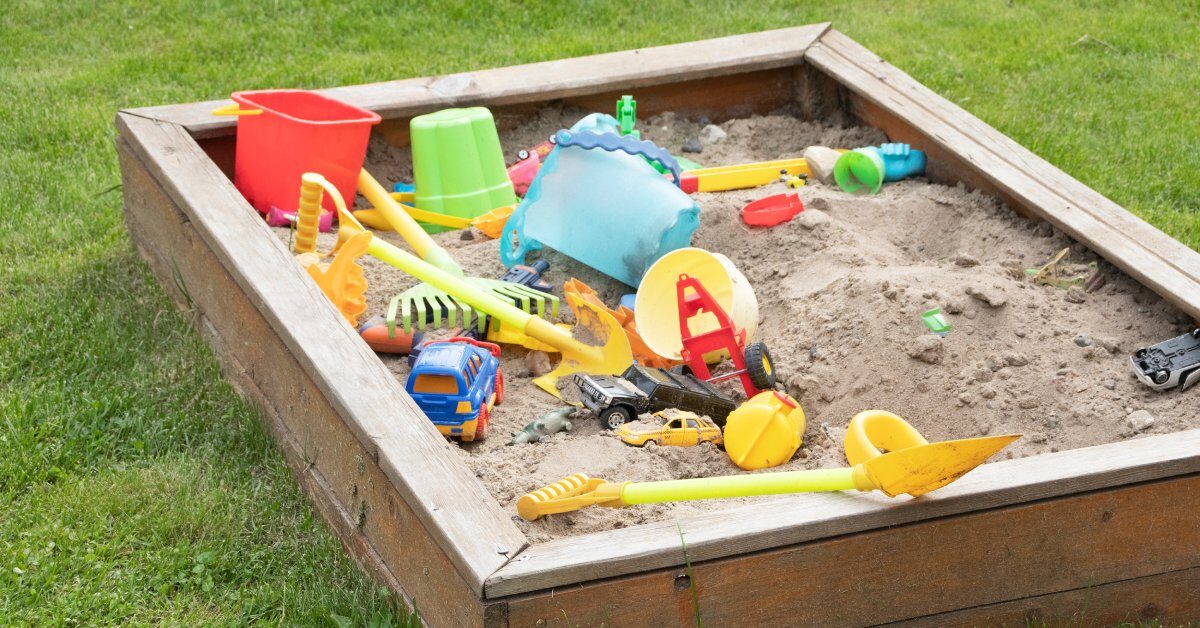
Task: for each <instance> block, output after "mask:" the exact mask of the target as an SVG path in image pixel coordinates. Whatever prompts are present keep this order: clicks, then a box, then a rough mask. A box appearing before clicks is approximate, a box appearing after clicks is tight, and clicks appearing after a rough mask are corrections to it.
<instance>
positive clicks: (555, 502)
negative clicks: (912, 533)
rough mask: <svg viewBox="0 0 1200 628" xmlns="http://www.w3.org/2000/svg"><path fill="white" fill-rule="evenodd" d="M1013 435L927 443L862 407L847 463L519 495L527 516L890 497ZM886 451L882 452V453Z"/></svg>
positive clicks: (945, 479)
mask: <svg viewBox="0 0 1200 628" xmlns="http://www.w3.org/2000/svg"><path fill="white" fill-rule="evenodd" d="M1018 438H1020V435H1019V434H1008V435H1004V436H986V437H982V438H965V439H961V440H950V441H942V442H940V443H930V442H929V441H927V440H925V437H923V436H921V434H920V432H918V431H917V430H916V428H914V427H912V426H911V425H909V424H908V422H906V421H905V420H904V419H902V418H900V417H899V416H896V415H895V414H892V413H891V412H885V411H883V410H867V411H865V412H860V413H859V414H858V415H857V416H855V417H854V418H853V419H852V420H851V421H850V427H849V428H848V430H847V432H846V442H845V448H846V459H847V460H848V461H849V462H850V465H851V466H849V467H844V468H841V469H811V470H805V471H781V472H776V473H756V474H747V475H727V476H721V477H715V478H692V479H687V480H665V481H661V482H607V481H605V480H601V479H599V478H589V477H588V476H587V475H585V474H583V473H576V474H574V475H572V476H570V477H567V478H566V479H563V480H560V481H558V482H555V483H553V484H550V485H549V486H544V487H542V488H540V489H538V490H536V491H534V492H532V493H529V494H527V495H524V496H522V497H521V498H520V499H519V500H517V513H518V514H519V515H521V517H523V518H524V519H526V520H528V521H534V520H536V519H538V518H540V517H542V516H545V515H550V514H557V513H564V512H570V511H572V510H579V509H580V508H583V507H585V506H592V505H598V506H607V507H610V508H620V507H622V506H632V505H635V504H657V503H661V502H669V501H683V500H695V499H721V498H726V497H749V496H753V495H780V494H785V493H803V492H832V491H848V490H859V491H874V490H878V491H882V492H883V493H884V494H885V495H887V496H888V497H895V496H897V495H901V494H905V493H907V494H909V495H911V496H913V497H917V496H919V495H924V494H925V493H928V492H929V491H932V490H935V489H938V488H941V487H943V486H946V485H947V484H949V483H951V482H953V481H955V480H957V479H958V478H960V477H962V476H963V475H965V474H966V473H967V472H968V471H970V470H971V469H974V468H975V467H977V466H979V465H981V464H983V462H984V461H985V460H987V459H988V458H990V457H991V456H992V454H995V453H996V452H998V451H1000V450H1001V449H1003V448H1004V447H1006V446H1007V445H1008V444H1009V443H1012V442H1013V441H1015V440H1016V439H1018ZM885 451H886V452H887V453H884V452H885Z"/></svg>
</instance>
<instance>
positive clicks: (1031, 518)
mask: <svg viewBox="0 0 1200 628" xmlns="http://www.w3.org/2000/svg"><path fill="white" fill-rule="evenodd" d="M1197 508H1200V475H1189V476H1184V477H1179V478H1173V479H1169V480H1162V481H1158V482H1151V483H1147V484H1139V485H1136V486H1132V487H1122V488H1119V489H1109V490H1103V491H1096V492H1090V493H1085V494H1080V495H1073V496H1069V497H1061V498H1057V499H1051V500H1045V501H1040V502H1035V503H1032V504H1024V505H1019V506H1010V507H1006V508H998V509H991V510H987V511H982V512H975V513H971V514H967V515H961V516H957V517H946V518H941V519H937V520H933V521H928V522H922V523H918V524H908V525H903V526H898V527H894V528H887V529H882V530H876V531H871V532H866V533H861V534H854V535H846V536H840V537H834V538H831V539H826V540H822V541H818V542H811V543H806V544H801V545H794V546H791V547H787V548H782V549H775V550H768V551H765V552H759V553H754V554H749V555H742V556H739V557H736V558H727V559H720V560H715V561H708V562H701V563H693V572H692V575H691V577H689V576H688V574H687V573H686V572H685V570H683V569H681V568H671V569H662V570H658V571H655V572H651V573H643V574H640V575H637V576H631V577H625V578H617V579H610V580H602V581H597V582H591V583H588V584H587V585H585V586H578V585H571V586H566V587H558V588H554V589H551V590H547V591H541V592H538V593H537V594H534V595H528V596H517V597H514V598H511V599H509V600H508V619H509V622H510V623H511V624H512V625H518V626H531V625H535V624H536V625H539V626H542V625H545V626H557V625H568V624H569V625H598V624H606V625H635V626H642V625H675V624H678V625H683V624H692V623H694V614H693V610H692V604H693V603H692V587H693V586H694V587H695V593H696V596H697V597H698V600H699V609H700V614H701V617H702V619H703V621H704V623H705V624H708V625H714V626H722V625H754V626H771V625H838V626H842V625H874V624H879V623H887V622H895V621H903V620H906V619H915V618H921V617H927V616H929V615H930V614H931V613H940V612H949V611H954V610H958V609H963V608H970V607H979V606H983V605H985V604H992V603H999V602H1006V601H1010V600H1019V599H1024V598H1030V597H1034V596H1039V595H1046V594H1047V593H1056V592H1063V591H1075V590H1078V589H1082V588H1086V587H1091V586H1096V585H1100V584H1103V583H1108V582H1117V581H1124V580H1129V579H1131V578H1140V577H1147V576H1153V575H1157V574H1162V573H1167V572H1173V571H1180V570H1185V569H1194V568H1196V567H1198V566H1200V518H1198V517H1196V516H1195V513H1196V509H1197ZM576 540H577V541H580V540H579V539H576ZM579 546H580V547H581V548H582V547H584V546H585V544H584V542H579ZM689 547H690V544H689ZM1044 599H1045V600H1046V603H1047V612H1049V611H1053V612H1054V613H1056V614H1059V613H1061V614H1069V613H1071V612H1074V611H1076V610H1078V609H1077V608H1074V607H1073V599H1072V598H1070V597H1064V598H1060V600H1054V599H1053V598H1049V597H1047V598H1044ZM1059 601H1061V602H1063V603H1064V604H1067V603H1072V605H1070V606H1058V605H1056V604H1055V602H1059ZM1193 605H1194V603H1193ZM1131 606H1132V603H1131ZM1182 606H1183V607H1184V608H1186V607H1187V604H1184V605H1182ZM1130 610H1134V611H1136V610H1137V608H1136V607H1133V608H1131V609H1130Z"/></svg>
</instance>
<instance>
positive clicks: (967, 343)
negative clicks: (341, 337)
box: [276, 109, 1200, 542]
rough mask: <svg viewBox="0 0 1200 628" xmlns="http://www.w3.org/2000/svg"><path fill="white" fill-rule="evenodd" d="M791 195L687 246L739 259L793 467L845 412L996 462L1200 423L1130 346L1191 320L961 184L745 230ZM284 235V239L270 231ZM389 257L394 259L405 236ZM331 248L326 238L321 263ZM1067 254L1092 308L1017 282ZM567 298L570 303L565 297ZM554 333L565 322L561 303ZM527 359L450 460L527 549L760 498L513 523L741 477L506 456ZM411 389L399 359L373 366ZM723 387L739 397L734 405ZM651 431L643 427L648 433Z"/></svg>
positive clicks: (748, 139)
mask: <svg viewBox="0 0 1200 628" xmlns="http://www.w3.org/2000/svg"><path fill="white" fill-rule="evenodd" d="M583 113H584V112H580V111H573V110H565V111H564V110H562V109H546V110H543V111H542V112H540V113H539V114H538V116H537V117H536V118H534V119H531V120H530V121H528V122H527V123H526V124H524V125H522V126H520V127H519V128H516V129H513V130H512V131H511V132H508V133H505V134H503V135H502V137H501V141H502V144H503V146H504V149H505V154H506V158H507V159H508V160H509V161H510V162H511V161H513V160H515V155H516V153H517V151H518V150H520V149H522V148H528V147H531V146H533V145H536V144H537V143H539V142H541V141H543V140H544V139H545V138H547V137H549V136H550V135H551V134H552V133H553V132H554V131H555V130H557V129H559V128H564V127H567V126H570V125H571V124H572V123H574V122H575V121H576V120H578V119H579V118H580V117H581V116H582V115H583ZM704 122H706V121H687V120H682V119H676V118H675V117H674V116H672V115H670V114H667V115H663V116H658V117H656V118H653V119H650V120H646V121H643V122H642V123H641V124H640V125H639V128H640V129H641V130H642V133H643V137H645V138H647V139H651V140H653V141H655V142H656V143H659V144H660V145H663V146H665V147H667V148H669V149H670V150H671V151H672V152H673V153H675V154H680V152H679V151H680V149H681V146H682V144H683V143H684V141H685V140H687V139H689V138H692V137H695V136H696V135H697V134H698V132H699V130H700V128H702V126H703V123H704ZM721 126H722V128H723V129H724V130H725V131H726V133H727V134H728V137H727V139H726V140H725V141H723V142H721V143H719V144H715V145H710V146H707V147H706V148H705V149H704V151H703V153H701V154H699V155H695V154H687V155H686V156H687V157H689V158H691V159H693V160H695V161H698V162H700V163H702V164H705V165H722V164H731V163H740V162H747V161H760V160H767V159H778V158H785V157H797V156H799V155H800V154H801V153H802V152H803V150H804V148H805V147H807V146H809V145H827V146H839V147H847V146H861V145H867V144H875V143H879V142H881V141H883V140H884V139H885V138H884V136H883V135H882V133H881V132H879V131H877V130H874V129H865V128H853V127H851V128H842V127H838V126H833V125H825V124H820V123H812V122H803V121H800V120H797V119H795V118H793V117H790V116H787V115H773V116H765V117H754V118H750V119H742V120H732V121H728V122H725V123H723V124H722V125H721ZM367 167H368V169H369V170H371V171H372V172H373V173H374V174H375V175H376V177H377V178H378V179H380V180H381V181H383V182H385V184H388V185H390V183H391V182H393V181H396V180H405V181H411V176H412V168H411V161H410V159H409V156H408V153H407V150H406V149H398V148H395V147H391V146H389V145H387V144H386V143H385V142H383V141H382V140H381V139H380V138H375V139H374V140H373V142H372V144H371V149H370V152H369V155H368V164H367ZM785 189H786V188H785V187H784V186H783V185H782V184H772V185H770V186H767V187H765V188H758V189H753V190H742V191H735V192H727V193H716V194H698V195H696V200H697V202H698V203H699V205H700V206H701V208H702V215H701V226H700V228H699V230H698V231H697V232H696V235H695V237H694V238H693V245H694V246H699V247H702V248H706V249H710V250H713V251H717V252H721V253H724V254H725V255H727V256H729V257H730V258H731V259H732V260H733V261H734V263H735V264H736V265H737V266H738V268H739V269H741V270H742V272H743V273H744V274H745V275H746V276H747V277H748V278H749V280H750V282H751V284H752V285H753V286H754V288H755V291H756V293H757V295H758V301H759V305H760V309H761V320H760V322H759V334H758V338H757V339H758V340H761V341H763V342H766V343H767V345H768V346H769V347H770V349H771V352H772V354H773V356H774V359H775V363H776V366H777V369H778V371H779V377H780V382H781V388H783V389H784V390H786V391H787V392H788V393H789V394H791V395H792V396H793V397H795V398H796V399H798V400H799V401H800V403H801V405H802V407H803V408H804V410H805V412H806V413H807V416H808V427H807V430H806V433H805V439H804V440H805V444H804V446H803V447H802V448H801V449H800V451H799V452H798V453H797V455H796V456H795V457H794V458H793V459H792V461H791V462H789V463H788V464H786V465H783V466H782V467H778V468H777V470H783V469H803V468H819V467H834V466H841V465H843V464H844V463H845V461H844V458H843V456H842V452H841V437H842V434H843V433H844V431H845V426H846V424H847V422H848V421H849V420H850V418H851V417H852V416H854V414H856V413H857V412H860V411H862V410H864V409H869V408H880V409H885V410H890V411H892V412H895V413H897V414H899V415H901V416H903V417H905V418H906V419H908V420H909V421H910V422H911V423H912V424H913V425H915V426H916V427H917V428H918V429H919V430H921V432H922V433H923V434H925V435H926V436H927V437H928V438H930V439H931V440H941V439H948V438H962V437H969V436H979V435H985V434H1001V433H1021V434H1023V435H1024V437H1023V438H1022V439H1021V440H1019V441H1018V442H1017V443H1016V444H1014V445H1012V446H1010V447H1009V448H1008V449H1006V450H1005V451H1004V452H1002V454H1001V456H1004V457H1009V458H1012V457H1021V456H1029V455H1034V454H1040V453H1045V452H1051V451H1058V450H1062V449H1071V448H1077V447H1085V446H1089V445H1095V444H1100V443H1107V442H1113V441H1118V440H1121V439H1125V438H1133V437H1136V436H1138V435H1139V434H1145V433H1164V432H1172V431H1177V430H1182V429H1187V428H1191V427H1196V426H1197V425H1198V424H1200V412H1198V411H1197V409H1198V408H1200V402H1198V401H1197V397H1196V393H1194V392H1192V391H1189V392H1187V393H1179V392H1178V391H1172V392H1167V393H1156V392H1154V391H1151V390H1149V389H1148V388H1146V387H1144V386H1143V385H1141V384H1140V383H1138V382H1137V380H1136V379H1135V378H1134V377H1133V375H1132V373H1131V371H1130V368H1129V365H1128V355H1129V353H1130V352H1132V351H1133V350H1134V349H1135V348H1136V347H1138V346H1141V345H1146V344H1151V343H1153V342H1158V341H1160V340H1164V339H1166V338H1169V337H1172V336H1175V335H1178V334H1180V333H1183V332H1184V331H1186V330H1187V328H1188V320H1187V317H1186V316H1184V315H1182V314H1181V313H1180V312H1178V311H1176V310H1175V309H1173V308H1172V307H1171V306H1170V305H1168V304H1166V303H1165V302H1164V301H1162V300H1161V299H1160V298H1159V297H1158V296H1156V295H1155V294H1153V293H1152V292H1150V291H1149V290H1146V289H1145V288H1143V287H1141V286H1140V285H1139V284H1138V283H1137V282H1135V281H1134V280H1132V279H1130V278H1129V277H1127V276H1125V275H1124V274H1122V273H1121V272H1120V271H1118V270H1117V269H1115V268H1113V267H1112V266H1111V265H1109V264H1107V263H1106V262H1104V261H1103V260H1100V259H1099V258H1098V257H1097V256H1095V255H1094V254H1092V253H1091V252H1089V251H1088V250H1087V249H1086V248H1085V247H1083V246H1082V245H1080V244H1078V243H1074V242H1072V241H1071V240H1070V239H1068V238H1067V237H1065V236H1063V235H1062V234H1060V233H1058V232H1057V231H1056V230H1055V229H1053V228H1052V227H1051V226H1050V225H1049V224H1047V223H1038V222H1033V221H1028V220H1026V219H1024V218H1022V217H1020V216H1018V215H1017V214H1016V213H1014V212H1013V211H1012V210H1011V209H1009V208H1008V207H1006V206H1004V205H1003V204H1002V203H1000V202H999V201H998V200H996V199H994V198H991V197H989V196H985V195H982V194H979V193H976V192H971V191H968V190H966V189H964V188H962V187H946V186H942V185H936V184H931V183H929V182H927V181H925V180H923V179H913V180H909V181H904V182H900V183H895V184H889V185H887V186H886V187H885V188H884V190H883V192H882V193H881V194H879V195H878V196H874V197H854V196H849V195H846V194H844V193H842V192H840V191H839V190H837V189H836V188H831V187H826V186H821V185H819V184H814V185H809V186H806V187H802V188H800V189H799V190H798V192H799V194H800V197H801V199H802V200H803V202H804V205H805V207H806V210H805V211H804V213H803V214H801V215H800V216H798V217H797V218H796V219H794V220H792V221H791V222H790V223H787V224H784V225H780V226H777V227H773V228H770V229H751V228H749V227H747V226H746V225H745V224H743V223H742V222H741V220H740V218H739V217H738V211H739V210H740V208H741V207H742V206H743V205H744V204H745V203H747V202H749V201H752V200H755V199H758V198H762V197H763V196H766V195H768V194H773V193H777V192H782V191H785ZM276 231H277V233H278V234H279V236H280V237H281V238H284V239H286V238H288V232H287V230H286V229H277V230H276ZM386 237H388V239H389V240H391V241H393V242H396V243H397V244H400V245H401V246H403V244H402V243H400V242H398V240H397V239H396V237H395V235H394V234H388V235H387V236H386ZM435 238H436V239H437V240H438V242H440V243H441V245H442V246H444V247H446V248H447V249H449V250H450V251H451V252H452V254H453V255H454V257H455V259H457V260H458V262H459V263H460V264H461V265H462V266H463V268H464V269H465V270H466V271H467V274H468V275H474V276H480V277H499V276H500V274H502V273H503V271H504V268H503V266H502V265H501V264H500V262H499V256H498V250H499V244H498V242H497V241H495V240H489V239H487V238H486V237H484V236H482V235H481V234H479V233H478V232H475V233H474V234H473V237H472V238H471V239H463V236H462V234H461V233H458V232H455V233H445V234H439V235H437V236H435ZM331 241H332V236H331V235H328V234H326V235H323V236H322V242H323V243H324V244H323V246H325V247H328V246H329V243H330V242H331ZM1064 247H1070V258H1069V264H1068V265H1067V267H1066V270H1067V271H1068V274H1087V273H1089V272H1091V271H1092V269H1093V266H1089V265H1094V268H1096V269H1098V271H1099V272H1100V273H1102V274H1103V275H1104V277H1105V278H1106V280H1107V282H1106V283H1105V285H1104V286H1103V287H1102V288H1100V289H1099V290H1097V291H1095V292H1091V293H1087V292H1084V291H1082V290H1080V289H1078V288H1077V289H1074V290H1071V291H1067V290H1062V289H1060V288H1057V287H1052V286H1043V285H1037V284H1035V283H1033V282H1032V281H1030V280H1029V279H1028V278H1026V277H1025V276H1024V273H1023V272H1022V271H1023V269H1025V268H1034V267H1037V266H1040V265H1041V264H1043V263H1044V262H1045V261H1047V260H1048V259H1050V258H1051V257H1052V256H1053V255H1054V254H1055V253H1056V252H1058V251H1059V250H1061V249H1063V248H1064ZM543 257H544V259H547V260H548V261H549V262H550V264H551V269H550V271H549V273H548V279H549V280H550V281H551V282H552V283H553V284H554V285H556V286H561V284H562V282H563V281H565V280H566V279H569V278H571V277H577V278H580V279H582V280H583V281H584V282H586V283H587V284H588V285H590V286H592V287H593V288H595V289H596V290H597V291H598V292H599V293H600V295H601V296H602V297H603V298H604V299H605V300H606V301H607V302H609V303H614V302H615V301H616V299H617V298H619V297H620V295H622V294H626V293H629V292H632V289H630V288H629V287H626V286H622V285H620V284H619V283H618V282H616V281H614V280H612V279H610V278H608V277H606V276H604V275H601V274H600V273H598V272H596V271H593V270H591V269H590V268H587V267H585V266H583V265H581V264H579V263H577V262H575V261H573V260H571V259H569V258H565V257H563V256H561V255H559V254H557V253H556V252H554V251H552V250H548V249H547V250H545V251H544V252H543ZM364 267H365V268H366V276H367V278H368V281H369V282H370V286H371V288H370V290H369V293H368V297H369V311H368V314H367V315H368V316H370V315H375V314H382V313H383V312H384V311H385V310H386V307H387V304H388V301H389V299H390V298H391V297H392V296H393V295H394V294H396V293H397V292H399V291H401V290H402V289H404V288H406V287H408V286H410V285H412V281H411V280H409V279H408V278H407V277H405V276H404V275H403V274H401V273H399V272H397V271H394V270H392V269H390V268H388V267H386V266H383V265H382V264H380V263H378V262H376V261H374V260H370V259H366V260H364ZM560 296H561V293H560ZM932 307H941V308H942V310H943V312H945V315H946V318H947V319H948V320H949V321H950V322H951V323H952V324H953V325H954V329H953V331H951V332H950V334H949V335H948V336H946V337H945V338H938V337H935V336H932V335H930V334H929V333H928V332H927V331H926V329H925V327H924V325H923V324H922V322H921V317H920V316H921V313H922V312H923V311H925V310H927V309H929V308H932ZM563 311H564V316H563V317H562V318H563V320H570V314H569V312H568V309H567V308H566V306H565V303H564V304H563ZM525 354H526V351H525V350H524V349H521V348H519V347H509V346H506V347H505V349H504V356H503V359H502V368H503V370H504V373H505V376H506V379H507V382H508V391H509V392H508V397H507V399H506V401H505V402H504V403H503V404H502V405H499V406H497V407H496V409H495V411H494V413H493V415H492V430H493V431H492V433H491V436H490V437H489V438H488V439H487V440H486V441H483V442H478V443H468V444H456V447H455V450H456V451H458V452H460V453H461V455H462V458H463V461H464V462H465V463H466V464H467V465H468V466H469V467H470V468H471V469H472V470H473V471H474V472H475V474H476V475H477V476H478V477H479V478H480V480H481V481H482V482H483V484H484V485H485V486H486V487H487V488H488V490H489V491H490V492H491V493H492V495H493V496H494V497H495V498H496V499H497V500H498V501H499V502H500V504H501V505H502V506H503V507H504V508H505V509H506V510H507V511H509V512H511V513H513V519H514V521H516V522H517V523H518V524H519V525H520V527H521V528H522V530H523V531H524V532H525V533H526V534H527V535H528V536H529V537H530V539H531V540H532V541H535V542H537V541H544V540H547V539H551V538H556V537H561V536H567V535H573V534H581V533H586V532H593V531H601V530H609V529H614V528H620V527H624V526H628V525H634V524H638V523H644V522H650V521H660V520H664V519H670V518H672V517H675V516H679V515H681V514H685V513H688V512H696V511H705V510H712V509H720V508H727V507H730V506H732V505H734V504H737V503H747V502H749V501H752V499H753V498H748V499H742V500H726V501H711V502H691V503H681V504H664V505H657V506H639V507H633V508H624V509H602V508H591V509H585V510H583V511H579V512H576V513H571V514H566V515H557V516H553V517H547V518H543V519H542V520H540V521H537V522H533V523H529V522H525V521H523V520H521V519H519V518H518V517H517V516H516V511H515V508H514V505H515V503H516V500H517V498H518V497H520V496H521V495H522V494H524V493H525V492H528V491H530V490H532V489H535V488H537V487H540V486H542V485H545V484H547V483H550V482H553V481H555V480H558V479H561V478H563V477H565V476H567V475H569V474H571V473H575V472H580V471H582V472H586V473H588V474H589V475H592V476H594V477H602V478H606V479H610V480H617V481H621V480H655V479H670V478H688V477H703V476H709V475H717V474H728V473H740V472H741V471H739V470H738V469H737V468H736V467H735V466H734V465H733V464H732V463H731V462H730V461H729V459H728V457H727V456H726V455H725V454H724V452H723V451H721V450H720V449H719V448H717V447H716V446H713V445H710V444H705V445H701V446H698V447H692V448H677V447H649V448H646V449H640V448H635V447H630V446H627V445H625V444H623V443H621V442H620V441H619V440H617V439H616V438H615V436H614V435H613V433H611V432H609V431H607V430H604V429H602V428H601V427H600V426H599V424H598V421H596V420H595V419H594V418H592V417H590V416H589V415H587V414H586V412H585V411H581V413H579V414H578V415H577V417H576V419H575V421H574V423H575V429H574V430H573V431H572V432H571V433H560V434H557V435H554V436H552V437H550V438H549V439H548V440H546V441H545V442H542V443H538V444H530V445H519V446H507V445H506V443H507V442H508V437H509V436H510V434H511V433H513V432H516V431H518V430H520V429H521V428H522V427H523V426H524V425H526V424H527V423H529V422H530V421H532V420H533V419H535V418H536V417H537V416H538V415H539V414H541V413H543V412H546V411H548V410H552V409H555V408H558V407H561V402H559V401H557V400H556V399H554V398H552V397H550V396H549V395H547V394H545V393H543V392H542V391H540V390H538V389H536V388H535V387H534V386H533V385H532V383H531V380H530V376H529V373H528V367H527V366H526V361H525ZM382 359H383V361H384V362H385V363H386V364H387V365H388V366H389V368H390V369H391V370H392V372H394V373H395V374H396V377H397V378H400V379H401V381H403V380H404V378H405V377H406V376H407V373H408V366H407V362H406V360H405V359H403V358H396V357H389V356H384V357H382ZM727 390H730V391H733V392H736V393H737V396H738V398H739V399H741V398H742V395H741V392H740V389H737V388H735V387H729V388H727ZM1138 410H1145V411H1148V412H1149V413H1151V414H1152V415H1153V416H1154V417H1155V419H1156V420H1155V422H1154V424H1153V425H1152V426H1151V427H1150V428H1149V429H1146V430H1143V431H1141V432H1136V431H1135V430H1134V429H1133V428H1132V427H1131V426H1130V422H1129V421H1127V417H1128V415H1130V414H1131V413H1132V412H1134V411H1138ZM642 418H643V420H646V421H651V422H652V421H654V419H653V418H652V417H642Z"/></svg>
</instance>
